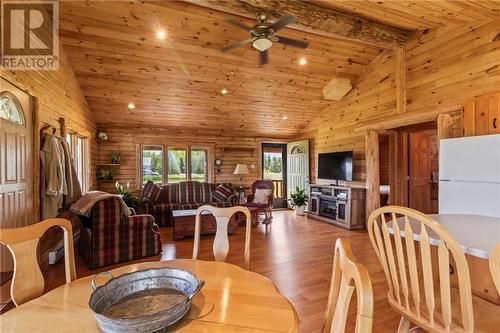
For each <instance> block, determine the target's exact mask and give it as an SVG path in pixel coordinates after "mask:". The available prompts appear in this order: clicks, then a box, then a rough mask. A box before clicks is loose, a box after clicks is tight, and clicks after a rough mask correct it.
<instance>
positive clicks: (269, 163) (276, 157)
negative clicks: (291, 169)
mask: <svg viewBox="0 0 500 333" xmlns="http://www.w3.org/2000/svg"><path fill="white" fill-rule="evenodd" d="M264 179H272V180H282V179H283V157H282V153H281V152H274V151H264Z"/></svg>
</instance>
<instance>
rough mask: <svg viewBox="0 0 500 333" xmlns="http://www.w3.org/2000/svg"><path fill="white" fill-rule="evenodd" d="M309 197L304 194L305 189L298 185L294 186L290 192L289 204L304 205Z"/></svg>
mask: <svg viewBox="0 0 500 333" xmlns="http://www.w3.org/2000/svg"><path fill="white" fill-rule="evenodd" d="M308 199H309V197H308V196H307V194H306V190H305V189H300V188H299V187H298V186H297V187H296V188H295V192H292V193H290V199H288V201H290V204H291V205H292V208H295V207H296V206H297V207H301V206H305V205H306V203H307V200H308Z"/></svg>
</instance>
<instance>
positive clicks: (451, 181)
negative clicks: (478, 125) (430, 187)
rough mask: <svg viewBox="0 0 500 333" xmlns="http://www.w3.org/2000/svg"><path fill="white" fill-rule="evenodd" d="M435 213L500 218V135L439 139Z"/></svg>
mask: <svg viewBox="0 0 500 333" xmlns="http://www.w3.org/2000/svg"><path fill="white" fill-rule="evenodd" d="M439 214H475V215H485V216H494V217H499V218H500V134H495V135H484V136H474V137H465V138H454V139H444V140H441V142H440V149H439Z"/></svg>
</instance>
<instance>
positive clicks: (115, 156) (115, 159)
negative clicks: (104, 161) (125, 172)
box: [111, 151, 122, 164]
mask: <svg viewBox="0 0 500 333" xmlns="http://www.w3.org/2000/svg"><path fill="white" fill-rule="evenodd" d="M121 158H122V154H121V153H120V152H119V151H114V152H112V153H111V163H113V164H120V160H121Z"/></svg>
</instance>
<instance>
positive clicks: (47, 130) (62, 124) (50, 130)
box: [40, 117, 67, 149]
mask: <svg viewBox="0 0 500 333" xmlns="http://www.w3.org/2000/svg"><path fill="white" fill-rule="evenodd" d="M58 122H59V128H57V127H56V126H53V125H48V124H47V125H45V126H42V128H41V129H40V149H41V146H43V142H44V138H45V136H46V135H49V134H53V135H57V131H58V130H59V133H60V136H61V137H62V138H65V137H66V133H67V129H66V120H65V119H64V118H63V117H61V118H59V120H58Z"/></svg>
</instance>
